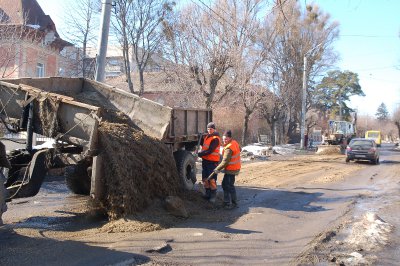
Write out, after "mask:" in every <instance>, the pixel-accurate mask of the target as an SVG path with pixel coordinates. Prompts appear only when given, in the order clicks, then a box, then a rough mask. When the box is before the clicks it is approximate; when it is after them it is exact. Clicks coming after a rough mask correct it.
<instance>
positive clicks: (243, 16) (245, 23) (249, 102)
mask: <svg viewBox="0 0 400 266" xmlns="http://www.w3.org/2000/svg"><path fill="white" fill-rule="evenodd" d="M262 4H263V3H262V1H259V0H246V1H239V0H224V1H220V4H219V6H218V8H219V9H224V10H225V12H226V14H227V15H228V16H229V17H230V20H229V22H230V23H229V25H230V26H231V27H228V28H227V29H226V33H225V35H227V36H229V37H228V38H229V39H231V40H232V46H231V49H232V51H231V53H230V54H231V57H232V58H231V64H232V68H231V69H230V70H229V71H228V73H227V76H229V77H230V80H231V83H230V84H228V86H225V90H224V91H223V93H221V95H220V97H219V99H221V98H222V97H223V96H224V95H225V94H227V93H229V92H231V91H233V93H234V94H238V96H239V97H240V98H241V103H242V104H243V108H244V113H245V115H244V120H243V127H242V140H241V142H242V144H245V142H246V140H247V134H248V132H247V131H248V124H249V120H250V117H251V115H252V114H253V112H254V111H255V110H256V109H257V107H258V105H259V103H260V102H261V100H262V99H263V97H264V96H265V93H264V92H265V88H263V87H262V86H261V85H260V82H258V81H259V80H260V79H259V77H258V76H257V75H258V74H259V73H260V68H261V67H262V64H263V63H264V62H265V61H266V59H267V56H268V53H269V52H270V50H271V47H270V46H269V44H270V43H271V42H270V41H269V40H270V39H271V38H273V35H274V32H273V30H271V29H268V28H263V27H261V23H260V19H259V17H260V14H259V13H260V10H261V7H262Z"/></svg>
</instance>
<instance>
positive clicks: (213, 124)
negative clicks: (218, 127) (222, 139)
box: [207, 122, 215, 129]
mask: <svg viewBox="0 0 400 266" xmlns="http://www.w3.org/2000/svg"><path fill="white" fill-rule="evenodd" d="M207 128H213V129H215V123H214V122H210V123H208V124H207Z"/></svg>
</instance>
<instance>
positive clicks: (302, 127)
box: [300, 53, 307, 150]
mask: <svg viewBox="0 0 400 266" xmlns="http://www.w3.org/2000/svg"><path fill="white" fill-rule="evenodd" d="M302 92H303V93H302V94H303V95H302V99H301V125H300V149H302V150H303V149H304V144H305V143H304V142H305V126H306V100H307V98H306V96H307V53H306V54H305V55H304V66H303V91H302Z"/></svg>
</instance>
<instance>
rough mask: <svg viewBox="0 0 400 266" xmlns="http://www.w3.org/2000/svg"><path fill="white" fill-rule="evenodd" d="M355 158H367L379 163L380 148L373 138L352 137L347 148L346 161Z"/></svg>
mask: <svg viewBox="0 0 400 266" xmlns="http://www.w3.org/2000/svg"><path fill="white" fill-rule="evenodd" d="M353 160H367V161H370V162H372V163H374V164H379V149H378V147H377V144H376V143H375V141H374V140H373V139H363V138H356V139H352V140H351V141H350V143H349V145H348V146H347V149H346V163H347V162H350V161H353Z"/></svg>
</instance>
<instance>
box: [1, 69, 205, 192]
mask: <svg viewBox="0 0 400 266" xmlns="http://www.w3.org/2000/svg"><path fill="white" fill-rule="evenodd" d="M82 94H85V95H86V96H87V97H89V98H91V99H97V100H96V101H95V102H96V103H99V104H94V105H92V104H88V103H84V102H81V101H79V97H77V95H82ZM48 98H51V99H52V101H46V99H48ZM0 99H1V103H0V104H1V112H0V114H1V120H2V122H3V124H4V125H5V126H6V128H7V129H8V131H11V132H19V131H26V132H27V140H26V148H25V149H22V150H14V151H11V152H10V153H9V154H8V159H9V161H10V163H11V166H12V167H11V169H9V170H8V173H6V174H7V176H8V178H7V181H6V184H5V185H6V188H7V190H8V193H9V195H11V197H12V198H21V197H31V196H34V195H36V194H37V193H38V191H39V189H40V186H41V184H42V182H43V179H44V177H45V175H46V173H47V171H48V170H49V169H50V168H53V167H56V168H59V167H64V168H65V173H66V177H67V180H66V181H67V185H68V187H69V188H70V189H71V190H72V192H74V193H77V194H87V195H89V194H90V195H91V196H92V197H93V198H95V199H96V198H97V199H101V198H104V197H105V195H104V192H103V191H104V189H103V186H104V182H103V180H104V178H103V176H102V175H103V172H104V171H103V170H102V167H103V165H104V164H103V162H102V156H101V153H99V151H98V148H99V147H98V145H99V140H98V127H99V122H100V121H101V119H102V116H104V115H107V114H106V113H105V110H110V109H111V110H115V111H117V112H122V113H124V114H125V115H126V116H127V117H129V119H130V120H131V121H132V122H133V123H134V124H135V125H136V126H137V127H139V128H140V129H141V130H143V132H144V133H145V134H146V135H148V136H150V137H152V138H155V139H157V140H159V141H161V142H163V143H164V144H165V145H167V147H168V148H169V150H170V152H172V153H173V156H174V158H175V162H176V165H175V167H176V168H177V171H178V173H179V175H180V177H181V180H182V186H183V187H184V188H186V189H191V188H193V185H194V184H195V182H196V160H195V156H194V154H193V152H194V151H195V150H196V147H198V144H199V140H200V138H201V135H202V133H203V132H206V128H207V124H208V123H209V122H210V121H212V110H210V109H194V108H175V107H168V106H164V105H161V104H158V103H156V102H153V101H150V100H148V99H145V98H142V97H139V96H137V95H135V94H132V93H129V92H126V91H124V90H121V89H119V88H116V87H113V86H109V85H107V84H103V83H99V82H95V81H92V80H88V79H84V78H62V77H49V78H19V79H3V80H1V81H0ZM51 104H53V105H54V104H56V105H57V106H56V108H54V106H53V107H52V106H47V109H46V108H43V106H45V105H51ZM38 107H40V108H38ZM55 120H57V123H55V122H54V121H55ZM34 133H36V134H40V135H43V136H46V137H50V138H54V139H56V144H55V145H56V146H57V148H54V149H53V148H50V149H41V150H35V149H34V148H33V147H32V138H33V134H34ZM88 158H90V159H88ZM148 167H151V166H148ZM171 167H174V166H171Z"/></svg>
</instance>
